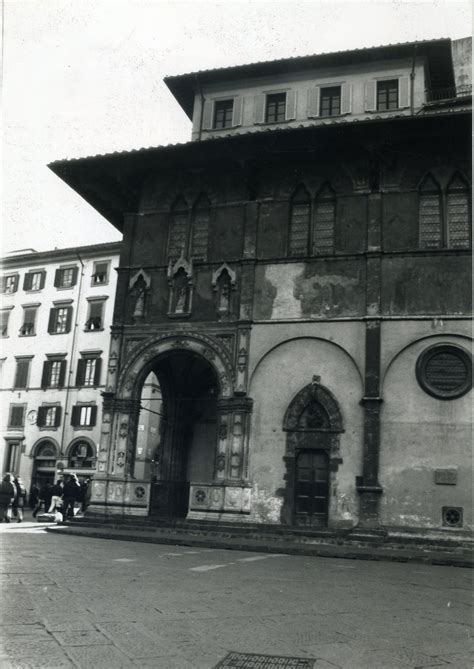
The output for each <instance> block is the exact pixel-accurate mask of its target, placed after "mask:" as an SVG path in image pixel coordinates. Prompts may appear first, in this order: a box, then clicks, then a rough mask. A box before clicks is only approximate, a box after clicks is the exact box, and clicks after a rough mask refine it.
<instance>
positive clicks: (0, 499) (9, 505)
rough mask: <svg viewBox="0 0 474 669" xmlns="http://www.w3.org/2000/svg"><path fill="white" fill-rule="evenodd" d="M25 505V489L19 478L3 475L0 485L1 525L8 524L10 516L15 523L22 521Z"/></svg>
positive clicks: (12, 475)
mask: <svg viewBox="0 0 474 669" xmlns="http://www.w3.org/2000/svg"><path fill="white" fill-rule="evenodd" d="M25 504H26V488H25V486H24V485H23V482H22V480H21V478H20V477H19V476H15V474H5V476H4V477H3V480H2V482H1V483H0V517H1V522H2V523H10V522H11V520H12V516H14V517H15V518H16V519H17V523H21V522H22V520H23V509H24V508H25Z"/></svg>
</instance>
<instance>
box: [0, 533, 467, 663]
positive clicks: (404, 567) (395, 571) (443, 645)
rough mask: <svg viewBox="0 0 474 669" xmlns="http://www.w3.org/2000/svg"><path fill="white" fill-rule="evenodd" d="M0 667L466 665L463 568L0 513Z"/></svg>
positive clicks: (465, 605)
mask: <svg viewBox="0 0 474 669" xmlns="http://www.w3.org/2000/svg"><path fill="white" fill-rule="evenodd" d="M0 539H1V556H2V570H1V571H2V597H1V604H2V606H1V609H2V629H1V655H0V666H1V667H2V669H10V668H20V667H21V668H23V667H34V668H36V667H47V668H48V669H53V668H55V667H80V668H82V667H84V668H86V667H94V668H100V667H105V668H110V669H115V668H117V667H157V668H163V669H173V668H179V669H191V668H202V669H211V668H212V667H214V666H215V665H216V664H217V663H218V662H219V661H221V660H223V658H225V656H226V655H227V654H228V653H229V652H231V651H234V652H239V653H260V654H268V655H278V656H291V657H298V658H316V662H315V664H314V667H315V669H334V668H335V667H343V668H348V669H370V668H372V667H373V668H374V669H388V668H397V669H398V668H400V669H402V668H406V667H413V668H415V667H445V668H446V669H471V667H472V666H473V656H472V655H471V654H470V653H469V648H470V642H469V626H468V623H469V621H470V620H471V614H470V606H471V592H472V590H471V583H472V571H471V570H468V569H463V568H455V567H440V566H431V565H430V566H425V565H418V564H399V563H387V562H364V561H361V560H342V559H325V558H314V557H312V558H308V557H302V556H286V555H274V554H257V553H245V552H238V551H226V550H216V549H191V548H186V547H183V546H180V547H170V546H163V545H153V544H138V543H131V542H120V541H106V540H101V539H88V538H83V537H73V536H66V535H64V536H62V535H60V534H54V535H53V534H48V533H47V532H46V531H45V530H44V527H43V526H42V525H39V524H37V523H30V522H25V523H24V524H22V525H19V524H10V525H5V524H2V525H0Z"/></svg>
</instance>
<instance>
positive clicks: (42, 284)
mask: <svg viewBox="0 0 474 669" xmlns="http://www.w3.org/2000/svg"><path fill="white" fill-rule="evenodd" d="M45 281H46V272H44V271H43V272H41V279H40V290H43V288H44V284H45Z"/></svg>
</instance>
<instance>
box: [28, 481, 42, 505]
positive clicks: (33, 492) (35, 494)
mask: <svg viewBox="0 0 474 669" xmlns="http://www.w3.org/2000/svg"><path fill="white" fill-rule="evenodd" d="M38 499H39V488H38V486H37V485H36V484H35V483H34V484H33V485H32V486H31V489H30V494H29V495H28V505H29V507H30V509H31V510H32V511H34V509H36V505H37V504H38Z"/></svg>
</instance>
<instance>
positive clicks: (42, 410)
mask: <svg viewBox="0 0 474 669" xmlns="http://www.w3.org/2000/svg"><path fill="white" fill-rule="evenodd" d="M47 411H48V407H38V416H37V418H36V425H37V426H38V427H44V424H45V423H46V412H47Z"/></svg>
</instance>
